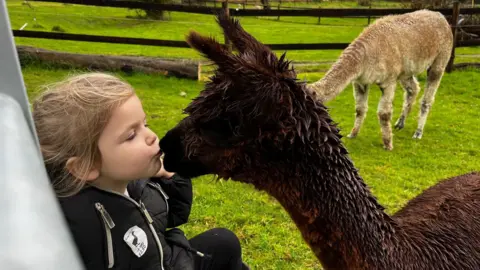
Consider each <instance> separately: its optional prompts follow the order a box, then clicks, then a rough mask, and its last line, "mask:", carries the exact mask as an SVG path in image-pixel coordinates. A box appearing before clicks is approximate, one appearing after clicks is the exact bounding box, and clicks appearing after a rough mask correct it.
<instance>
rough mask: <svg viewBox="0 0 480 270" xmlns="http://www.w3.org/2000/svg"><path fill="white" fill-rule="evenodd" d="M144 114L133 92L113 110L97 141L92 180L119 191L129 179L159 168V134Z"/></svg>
mask: <svg viewBox="0 0 480 270" xmlns="http://www.w3.org/2000/svg"><path fill="white" fill-rule="evenodd" d="M145 117H146V116H145V112H144V111H143V107H142V103H141V102H140V99H139V98H138V97H137V96H136V95H134V96H132V97H131V98H129V99H128V100H127V101H126V102H125V103H123V104H122V105H121V106H119V107H118V108H116V109H115V110H114V111H113V113H112V116H111V118H110V119H109V121H108V123H107V125H106V126H105V129H104V130H103V131H102V133H101V135H100V139H99V142H98V148H99V150H100V153H101V163H100V169H99V177H98V178H97V179H96V180H95V182H94V183H97V184H98V185H99V186H102V187H103V188H107V189H112V190H116V191H121V190H124V188H126V185H127V184H128V182H130V181H132V180H136V179H141V178H148V177H152V176H154V175H155V174H156V173H157V172H158V171H159V170H160V168H161V166H162V163H161V161H160V146H159V144H158V137H157V135H156V134H155V133H154V132H153V131H152V130H150V128H148V126H147V124H146V119H145Z"/></svg>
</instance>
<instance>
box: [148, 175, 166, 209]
mask: <svg viewBox="0 0 480 270" xmlns="http://www.w3.org/2000/svg"><path fill="white" fill-rule="evenodd" d="M148 184H149V185H150V186H152V187H154V188H155V189H157V190H158V191H159V192H160V193H161V194H162V195H163V197H164V198H165V204H166V205H167V216H168V213H169V211H170V210H169V206H168V199H169V197H168V195H167V193H165V191H163V188H162V186H161V185H160V184H158V183H152V182H148Z"/></svg>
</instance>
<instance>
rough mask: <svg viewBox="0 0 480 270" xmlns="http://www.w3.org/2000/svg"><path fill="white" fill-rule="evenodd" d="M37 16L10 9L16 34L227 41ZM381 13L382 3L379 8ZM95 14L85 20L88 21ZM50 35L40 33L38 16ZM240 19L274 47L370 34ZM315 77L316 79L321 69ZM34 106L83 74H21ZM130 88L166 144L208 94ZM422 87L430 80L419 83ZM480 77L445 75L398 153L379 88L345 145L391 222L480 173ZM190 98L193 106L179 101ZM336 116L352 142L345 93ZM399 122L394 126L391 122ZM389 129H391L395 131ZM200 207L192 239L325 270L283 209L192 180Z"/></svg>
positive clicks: (66, 8)
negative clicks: (49, 86)
mask: <svg viewBox="0 0 480 270" xmlns="http://www.w3.org/2000/svg"><path fill="white" fill-rule="evenodd" d="M30 3H31V4H32V5H33V6H34V7H35V13H34V11H32V10H31V9H30V8H29V7H27V6H24V5H22V2H21V1H19V0H7V4H8V9H9V16H10V20H11V23H12V27H13V28H14V29H18V28H20V27H21V26H22V25H23V24H24V23H25V22H29V25H28V26H27V27H26V29H28V30H40V31H50V30H51V29H52V28H53V27H55V26H58V27H61V28H62V29H64V30H65V31H66V32H67V33H85V34H98V35H113V36H129V37H148V38H158V39H173V40H183V38H184V36H185V34H186V33H187V32H188V31H189V30H190V29H195V30H198V31H200V32H201V33H204V34H213V35H215V36H216V37H218V38H220V39H221V35H220V31H219V28H218V27H217V26H216V25H215V23H214V20H213V18H212V17H211V16H204V15H194V14H182V13H172V14H171V20H170V21H164V22H158V21H156V22H154V21H148V20H131V19H126V16H132V15H134V12H133V11H128V10H125V9H114V8H92V7H84V6H75V5H63V4H55V3H39V2H30ZM380 4H381V3H380ZM340 5H341V7H352V6H355V4H353V3H351V2H342V3H338V2H336V3H332V2H324V3H322V6H324V7H327V6H328V7H339V6H340ZM87 12H88V15H87ZM35 15H36V18H37V23H38V24H39V25H41V26H42V27H43V28H33V25H34V24H33V21H32V19H33V17H34V16H35ZM317 20H318V19H317V18H296V17H281V19H280V21H276V18H269V19H268V18H248V17H245V18H241V22H242V24H243V25H244V26H245V28H246V29H247V31H249V32H251V33H252V34H253V35H254V36H256V37H257V38H259V40H261V41H262V42H267V43H300V42H350V41H351V40H353V39H354V38H355V37H356V36H357V35H358V33H360V32H361V30H362V29H363V27H364V26H365V25H366V19H341V18H322V20H321V23H322V24H320V25H317ZM15 41H16V43H17V44H19V45H20V44H21V45H31V46H38V47H42V48H46V49H54V50H60V51H68V52H78V53H96V54H114V55H146V56H158V57H181V58H197V59H198V58H199V56H198V54H197V53H195V52H194V51H193V50H191V49H175V48H163V47H153V46H132V45H115V44H103V43H88V42H70V41H57V40H42V39H28V38H15ZM339 54H340V51H338V50H336V51H289V52H288V55H287V56H288V58H290V59H292V60H295V61H334V60H335V59H336V58H337V57H338V55H339ZM457 54H459V56H457V58H456V62H464V61H463V60H465V61H474V60H475V58H471V57H463V58H462V56H461V54H469V55H475V54H480V50H479V49H478V48H460V49H457ZM328 67H329V64H317V65H315V66H313V67H309V68H308V69H307V68H305V69H304V70H305V71H308V72H309V73H300V74H299V76H298V77H299V78H300V79H307V80H309V81H313V80H317V79H319V78H320V77H321V76H322V75H323V73H321V72H318V70H325V69H327V68H328ZM316 69H317V70H316ZM22 71H23V75H24V79H25V83H26V86H27V90H28V94H29V97H30V98H32V97H33V96H34V95H35V94H36V93H37V91H39V86H41V85H43V84H46V83H50V82H54V81H57V80H60V79H62V78H63V77H64V76H66V75H68V74H71V73H73V72H76V71H74V70H63V69H57V68H55V67H52V66H46V65H42V64H35V63H33V64H31V65H27V66H24V67H22ZM118 75H119V76H122V77H124V78H125V79H126V80H128V81H129V82H130V83H131V84H132V85H133V86H134V87H135V88H136V89H137V91H138V94H139V96H140V97H141V98H142V100H143V103H144V107H145V110H146V112H147V114H148V115H149V118H150V119H149V123H150V124H151V126H152V128H153V130H154V131H156V132H157V134H158V135H159V136H163V135H164V134H165V132H166V131H167V130H168V129H170V128H172V127H173V126H174V125H175V124H176V123H177V122H178V121H179V120H180V119H181V118H182V117H183V115H182V114H181V111H182V109H183V108H184V107H185V106H186V105H187V104H188V103H189V102H190V100H191V99H192V98H193V97H195V96H196V95H197V94H198V93H199V91H200V90H201V89H202V88H203V83H202V82H196V81H189V80H181V79H176V78H165V77H163V76H147V75H143V74H135V75H133V76H127V75H124V74H120V73H119V74H118ZM419 79H420V81H421V83H422V88H423V83H424V77H422V76H420V78H419ZM478 85H480V76H479V73H478V70H470V71H462V72H453V73H451V74H446V75H445V77H444V79H443V81H442V84H441V85H440V88H439V90H438V93H437V96H436V102H435V104H434V105H433V108H432V111H431V113H430V116H429V118H428V121H427V124H426V127H425V132H424V138H423V139H422V140H420V141H415V140H413V139H411V136H412V135H413V132H414V130H415V127H416V118H417V115H418V106H415V108H414V110H413V112H412V113H411V115H410V117H409V118H408V119H407V122H406V126H405V129H404V130H401V131H395V136H394V141H393V143H394V147H395V149H394V151H393V152H386V151H384V150H383V149H382V144H381V138H380V129H379V124H378V121H377V118H376V115H375V111H376V107H377V103H378V100H379V96H380V91H379V90H378V88H377V87H376V86H373V87H372V90H371V95H370V100H369V104H370V112H369V113H368V115H367V119H366V121H365V124H364V126H363V129H362V131H361V132H360V134H359V137H358V138H356V139H354V140H349V139H346V138H345V139H344V142H345V144H346V146H347V148H348V149H349V151H350V153H351V156H352V159H353V160H354V162H355V164H356V166H357V167H358V168H359V169H360V174H361V175H362V176H363V177H364V179H365V180H366V182H367V183H368V184H369V186H370V187H371V189H372V192H373V193H374V194H375V196H377V198H378V199H379V201H380V202H381V203H382V204H383V205H384V206H386V207H387V212H388V213H394V212H395V211H397V210H398V209H399V208H400V207H402V206H403V205H404V204H405V203H406V202H407V201H408V200H410V199H411V198H413V197H414V196H416V195H418V194H419V193H420V192H421V191H422V190H423V189H425V188H427V187H429V186H431V185H433V184H435V183H436V182H437V181H438V180H439V179H442V178H445V177H448V176H453V175H457V174H461V173H465V172H469V171H472V170H480V150H479V147H480V129H479V128H478V125H479V110H480V92H479V89H478ZM182 91H185V92H186V93H187V96H186V97H182V96H180V92H182ZM402 95H403V92H402V90H400V88H399V90H398V92H397V95H396V98H395V107H394V108H395V112H394V120H396V118H397V117H398V115H399V113H400V109H401V103H402ZM327 105H328V106H329V107H330V111H331V115H332V117H333V119H334V120H335V121H337V122H338V123H339V125H340V127H341V128H342V133H343V134H344V135H346V134H347V133H348V132H349V130H350V128H351V127H352V125H353V120H354V102H353V96H352V89H351V87H348V88H347V89H345V91H344V92H342V93H341V94H340V95H339V96H338V97H337V98H336V99H335V100H334V101H332V102H330V103H329V104H327ZM394 120H393V121H394ZM393 121H392V122H393ZM194 195H195V201H194V206H193V210H192V215H191V218H190V222H189V223H188V225H185V226H183V228H184V229H185V231H186V232H187V233H188V235H189V236H193V235H195V234H197V233H200V232H202V231H204V230H207V229H209V228H212V227H219V226H220V227H226V228H229V229H232V230H233V231H235V233H236V234H237V235H238V236H239V237H240V239H241V242H242V246H243V255H244V257H245V260H246V261H247V263H248V264H249V265H251V266H252V268H253V269H288V270H291V269H295V270H296V269H320V268H321V267H320V265H319V264H318V263H317V260H316V259H315V257H314V256H313V255H312V254H311V252H310V251H309V249H308V247H307V245H306V244H305V243H304V242H303V240H302V238H301V236H300V234H299V232H298V231H297V229H296V228H295V226H294V225H293V222H292V221H291V220H290V218H289V216H288V215H287V213H285V211H284V210H283V209H282V208H281V207H280V205H279V204H278V203H277V202H276V201H275V200H273V199H272V198H270V197H269V196H267V195H266V194H264V193H262V192H258V191H256V190H254V189H253V188H252V187H251V186H247V185H244V184H240V183H235V182H231V181H229V182H223V181H222V182H214V181H213V178H212V177H210V176H207V177H202V178H199V179H195V181H194Z"/></svg>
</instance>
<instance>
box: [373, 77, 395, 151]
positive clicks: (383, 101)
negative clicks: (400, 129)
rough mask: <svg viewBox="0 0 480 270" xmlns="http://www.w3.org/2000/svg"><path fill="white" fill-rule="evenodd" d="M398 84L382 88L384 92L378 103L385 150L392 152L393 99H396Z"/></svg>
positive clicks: (386, 85)
mask: <svg viewBox="0 0 480 270" xmlns="http://www.w3.org/2000/svg"><path fill="white" fill-rule="evenodd" d="M395 87H396V82H394V83H390V84H385V85H382V86H380V88H381V90H382V97H381V98H380V102H379V103H378V110H377V115H378V120H379V122H380V128H381V131H382V139H383V148H385V150H392V149H393V143H392V126H391V124H390V120H391V119H392V113H393V98H394V97H395Z"/></svg>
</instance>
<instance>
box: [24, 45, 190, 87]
mask: <svg viewBox="0 0 480 270" xmlns="http://www.w3.org/2000/svg"><path fill="white" fill-rule="evenodd" d="M17 52H18V56H19V59H20V62H23V63H26V62H28V61H30V60H40V61H42V62H46V63H52V64H58V65H61V66H62V65H65V66H68V67H76V68H87V69H92V70H101V71H124V72H126V73H133V72H142V73H146V74H163V75H165V76H174V77H179V78H188V79H194V80H198V78H199V68H198V65H199V62H196V61H190V60H167V59H159V58H154V57H138V56H113V55H100V54H98V55H97V54H77V53H66V52H57V51H51V50H45V49H40V48H35V47H29V46H17Z"/></svg>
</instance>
